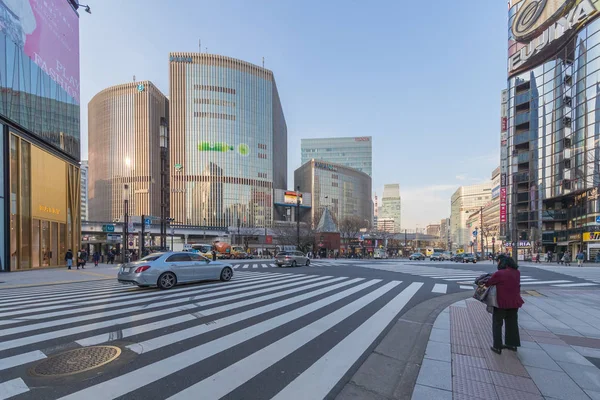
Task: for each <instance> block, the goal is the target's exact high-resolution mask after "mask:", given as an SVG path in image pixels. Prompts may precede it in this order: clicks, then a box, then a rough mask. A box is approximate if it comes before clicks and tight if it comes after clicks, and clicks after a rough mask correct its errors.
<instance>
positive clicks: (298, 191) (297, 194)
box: [296, 186, 300, 250]
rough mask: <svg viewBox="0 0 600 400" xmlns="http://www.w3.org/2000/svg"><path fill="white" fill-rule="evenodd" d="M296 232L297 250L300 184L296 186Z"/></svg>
mask: <svg viewBox="0 0 600 400" xmlns="http://www.w3.org/2000/svg"><path fill="white" fill-rule="evenodd" d="M296 234H297V235H298V250H300V186H298V187H296Z"/></svg>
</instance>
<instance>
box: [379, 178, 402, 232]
mask: <svg viewBox="0 0 600 400" xmlns="http://www.w3.org/2000/svg"><path fill="white" fill-rule="evenodd" d="M379 217H380V218H393V219H394V232H400V231H401V230H402V198H401V197H400V185H399V184H397V183H391V184H386V185H384V186H383V196H382V198H381V211H380V213H379Z"/></svg>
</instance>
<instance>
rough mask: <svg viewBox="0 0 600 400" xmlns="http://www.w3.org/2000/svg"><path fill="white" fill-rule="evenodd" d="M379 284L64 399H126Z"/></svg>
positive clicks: (341, 294)
mask: <svg viewBox="0 0 600 400" xmlns="http://www.w3.org/2000/svg"><path fill="white" fill-rule="evenodd" d="M376 281H379V280H371V281H369V282H365V283H363V284H362V285H359V286H355V287H353V288H350V289H347V290H345V291H343V292H339V293H336V294H333V295H331V296H329V297H326V298H324V299H321V300H319V301H316V302H313V303H310V304H307V305H305V306H303V307H300V308H297V309H294V310H292V311H289V312H287V313H285V314H281V315H278V316H276V317H274V318H271V319H268V320H265V321H262V322H260V323H258V324H255V325H252V326H249V327H247V328H244V329H241V330H239V331H236V332H234V333H231V334H229V335H226V336H222V337H220V338H218V339H215V340H212V341H210V342H207V343H204V344H202V345H200V346H196V347H193V348H191V349H188V350H185V351H183V352H181V353H177V354H174V355H172V356H170V357H168V358H165V359H162V360H160V361H157V362H154V363H152V364H148V365H146V366H144V367H141V368H139V369H137V370H134V371H131V372H129V373H126V374H123V375H120V376H118V377H115V378H113V379H109V380H107V381H104V382H101V383H99V384H96V385H94V386H90V387H88V388H85V389H82V390H80V391H78V392H75V393H72V394H70V395H68V396H65V397H63V398H62V399H65V400H68V399H73V400H79V399H86V400H95V399H98V400H106V399H114V398H116V397H120V396H123V395H125V394H127V393H129V392H131V391H133V390H136V389H139V388H140V387H142V386H145V385H148V384H150V383H152V382H155V381H157V380H159V379H161V378H164V377H166V376H169V375H171V374H173V373H175V372H177V371H180V370H182V369H184V368H187V367H189V366H191V365H194V364H196V363H198V362H200V361H203V360H205V359H207V358H208V357H211V356H214V355H216V354H219V353H220V352H222V351H225V350H227V349H229V348H232V347H233V346H236V345H238V344H240V343H244V342H246V341H248V340H250V339H253V338H255V337H257V336H260V335H262V334H264V333H266V332H269V331H271V330H273V329H275V328H278V327H280V326H282V325H285V324H287V323H289V322H290V321H293V320H296V319H298V318H301V317H303V316H304V315H307V314H309V313H311V312H314V311H316V310H319V309H321V308H323V307H327V306H328V305H330V304H333V303H334V302H336V301H338V300H341V299H343V298H345V297H347V296H350V295H352V294H353V293H356V292H358V291H360V290H362V289H364V288H365V287H368V286H370V285H373V284H375V283H376ZM171 343H172V342H171ZM171 343H169V344H171Z"/></svg>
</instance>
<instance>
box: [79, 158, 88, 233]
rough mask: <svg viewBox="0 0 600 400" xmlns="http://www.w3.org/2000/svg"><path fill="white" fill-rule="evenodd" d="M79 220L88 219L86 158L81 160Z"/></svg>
mask: <svg viewBox="0 0 600 400" xmlns="http://www.w3.org/2000/svg"><path fill="white" fill-rule="evenodd" d="M79 170H80V172H81V220H82V221H87V220H88V213H87V211H88V197H87V196H88V162H87V160H82V161H81V167H80V169H79Z"/></svg>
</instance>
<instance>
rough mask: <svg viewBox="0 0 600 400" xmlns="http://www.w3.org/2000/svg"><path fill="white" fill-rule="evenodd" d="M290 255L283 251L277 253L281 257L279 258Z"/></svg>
mask: <svg viewBox="0 0 600 400" xmlns="http://www.w3.org/2000/svg"><path fill="white" fill-rule="evenodd" d="M288 254H289V253H288V252H285V251H282V252H280V253H277V257H279V256H287V255H288Z"/></svg>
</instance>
